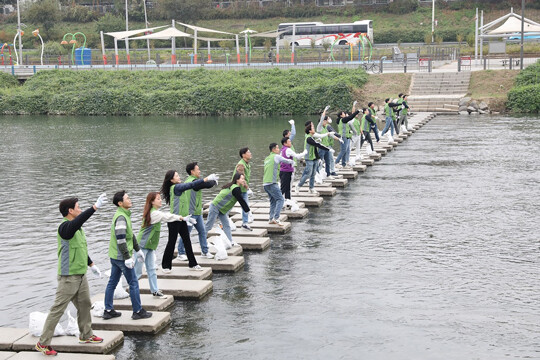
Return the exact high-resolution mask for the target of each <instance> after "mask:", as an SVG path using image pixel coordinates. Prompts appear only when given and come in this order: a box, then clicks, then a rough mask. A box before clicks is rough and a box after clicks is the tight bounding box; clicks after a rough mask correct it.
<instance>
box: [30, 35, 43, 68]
mask: <svg viewBox="0 0 540 360" xmlns="http://www.w3.org/2000/svg"><path fill="white" fill-rule="evenodd" d="M32 35H34V36H37V37H39V39H40V40H41V57H40V59H41V65H43V50H45V44H44V43H43V38H42V37H41V35H40V34H39V29H36V30H34V31H32Z"/></svg>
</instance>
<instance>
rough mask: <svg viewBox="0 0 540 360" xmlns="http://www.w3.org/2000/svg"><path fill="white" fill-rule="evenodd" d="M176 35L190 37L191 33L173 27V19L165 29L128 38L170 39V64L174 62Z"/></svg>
mask: <svg viewBox="0 0 540 360" xmlns="http://www.w3.org/2000/svg"><path fill="white" fill-rule="evenodd" d="M177 37H187V38H190V37H191V35H190V34H188V33H185V32H183V31H180V30H178V29H177V28H176V27H175V22H174V20H173V21H172V26H171V27H169V28H167V29H165V30H161V31H158V32H157V33H153V34H149V35H144V36H139V37H136V38H131V39H129V40H171V64H176V38H177Z"/></svg>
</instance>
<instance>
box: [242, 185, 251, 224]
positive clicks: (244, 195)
mask: <svg viewBox="0 0 540 360" xmlns="http://www.w3.org/2000/svg"><path fill="white" fill-rule="evenodd" d="M242 198H243V199H244V201H245V202H246V204H247V205H248V206H249V199H248V194H247V192H243V193H242ZM247 223H248V213H247V212H244V210H242V224H247Z"/></svg>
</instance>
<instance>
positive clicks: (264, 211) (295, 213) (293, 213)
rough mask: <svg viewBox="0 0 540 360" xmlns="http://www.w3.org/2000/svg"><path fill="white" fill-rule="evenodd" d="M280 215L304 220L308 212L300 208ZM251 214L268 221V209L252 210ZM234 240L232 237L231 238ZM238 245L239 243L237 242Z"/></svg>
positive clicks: (284, 211)
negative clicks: (263, 216) (259, 215)
mask: <svg viewBox="0 0 540 360" xmlns="http://www.w3.org/2000/svg"><path fill="white" fill-rule="evenodd" d="M281 213H282V214H284V215H287V217H288V218H289V220H291V219H304V218H305V217H306V216H308V214H309V210H308V209H307V208H300V209H298V210H297V211H292V210H290V209H289V210H281ZM253 214H264V215H265V216H266V218H267V219H268V215H269V214H270V208H269V207H267V208H256V209H254V210H253ZM233 235H234V234H233ZM233 238H234V236H233ZM238 243H239V244H240V242H238Z"/></svg>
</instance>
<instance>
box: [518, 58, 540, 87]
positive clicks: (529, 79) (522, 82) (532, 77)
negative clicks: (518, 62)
mask: <svg viewBox="0 0 540 360" xmlns="http://www.w3.org/2000/svg"><path fill="white" fill-rule="evenodd" d="M533 84H537V85H538V84H540V60H539V61H537V62H536V64H533V65H529V66H528V67H526V68H525V69H523V70H522V71H521V72H520V73H519V74H518V76H517V77H516V86H526V85H533Z"/></svg>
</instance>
